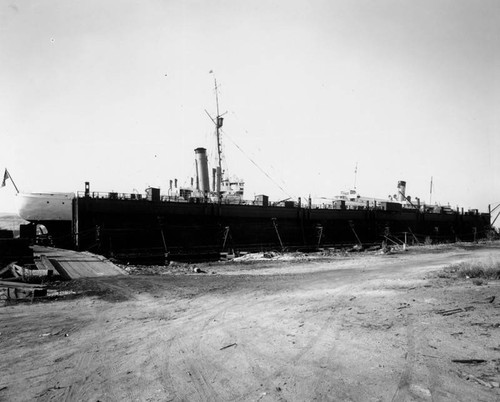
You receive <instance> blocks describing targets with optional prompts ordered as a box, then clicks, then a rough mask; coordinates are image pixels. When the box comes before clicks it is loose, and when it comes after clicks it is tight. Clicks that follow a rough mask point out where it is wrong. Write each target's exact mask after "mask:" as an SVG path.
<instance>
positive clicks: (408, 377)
mask: <svg viewBox="0 0 500 402" xmlns="http://www.w3.org/2000/svg"><path fill="white" fill-rule="evenodd" d="M405 327H406V344H407V351H406V362H405V365H404V369H403V372H402V373H401V376H400V379H399V383H398V386H397V389H396V392H395V394H394V396H393V397H392V402H408V401H433V400H434V398H433V394H432V392H431V389H434V388H435V385H436V384H435V383H433V382H434V381H435V380H433V378H435V376H434V375H431V376H429V375H428V374H429V373H430V370H429V367H428V366H427V364H426V363H425V362H423V363H422V362H421V361H419V360H420V359H419V353H421V352H420V349H421V347H420V344H421V341H422V339H421V335H420V333H419V332H420V331H418V329H417V328H415V322H414V318H413V315H412V314H407V315H406V319H405ZM431 374H436V373H431Z"/></svg>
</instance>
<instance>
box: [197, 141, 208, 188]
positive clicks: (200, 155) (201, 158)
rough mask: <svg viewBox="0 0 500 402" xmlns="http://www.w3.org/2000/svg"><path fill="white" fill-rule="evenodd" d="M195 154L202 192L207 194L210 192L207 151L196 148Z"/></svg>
mask: <svg viewBox="0 0 500 402" xmlns="http://www.w3.org/2000/svg"><path fill="white" fill-rule="evenodd" d="M194 152H195V154H196V164H197V166H198V171H199V183H200V191H202V192H203V193H205V194H206V193H208V192H209V191H210V181H209V178H208V160H207V150H206V149H205V148H196V149H195V150H194Z"/></svg>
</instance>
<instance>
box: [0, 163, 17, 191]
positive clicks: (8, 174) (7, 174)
mask: <svg viewBox="0 0 500 402" xmlns="http://www.w3.org/2000/svg"><path fill="white" fill-rule="evenodd" d="M7 177H8V178H9V179H10V181H11V182H12V184H13V185H14V188H15V189H16V191H17V194H19V189H18V188H17V186H16V183H14V179H13V178H12V176H11V175H10V173H9V171H8V170H7V169H5V173H4V178H3V185H5V179H6V178H7Z"/></svg>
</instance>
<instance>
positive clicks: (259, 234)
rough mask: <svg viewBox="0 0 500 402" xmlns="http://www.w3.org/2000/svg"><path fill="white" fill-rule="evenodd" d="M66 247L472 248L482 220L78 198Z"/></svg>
mask: <svg viewBox="0 0 500 402" xmlns="http://www.w3.org/2000/svg"><path fill="white" fill-rule="evenodd" d="M73 208H74V211H73V222H72V225H71V226H72V228H73V242H74V247H75V248H78V249H92V250H95V251H98V252H100V253H102V254H105V255H114V256H125V255H129V256H132V255H139V256H140V255H144V256H145V255H148V254H149V255H153V254H157V255H165V254H169V256H170V257H174V256H176V255H177V256H189V255H191V256H194V255H205V254H211V253H216V254H218V253H219V252H223V251H228V250H241V251H243V250H245V251H258V250H269V249H276V250H281V249H285V248H288V249H304V250H305V249H312V248H321V247H339V246H352V245H354V244H357V243H362V244H371V243H381V242H382V241H387V242H389V243H390V242H395V243H398V242H400V241H403V240H404V239H405V236H406V239H407V241H408V242H410V243H411V242H416V241H417V240H418V241H419V242H424V241H432V242H453V241H457V240H461V241H473V240H476V239H478V238H480V237H484V236H485V235H486V233H487V231H488V230H489V222H490V217H489V215H488V214H477V213H471V214H468V213H458V212H454V213H452V214H449V213H448V214H439V213H423V212H420V211H416V210H401V211H385V210H377V209H364V210H361V209H360V210H349V209H345V210H336V209H331V208H330V209H321V208H318V209H310V208H300V207H289V208H285V207H277V206H260V205H225V204H217V203H208V202H207V203H194V202H193V203H188V202H165V201H158V202H153V201H148V200H130V199H122V200H121V199H105V198H98V199H96V198H92V197H81V198H75V199H74V202H73Z"/></svg>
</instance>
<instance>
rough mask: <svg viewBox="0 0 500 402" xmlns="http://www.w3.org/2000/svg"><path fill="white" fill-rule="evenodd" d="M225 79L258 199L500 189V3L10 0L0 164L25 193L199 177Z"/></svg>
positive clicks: (236, 169) (3, 35)
mask: <svg viewBox="0 0 500 402" xmlns="http://www.w3.org/2000/svg"><path fill="white" fill-rule="evenodd" d="M210 71H212V73H210ZM214 78H215V79H216V80H217V83H218V88H219V92H218V93H219V103H220V111H221V113H222V112H225V113H226V114H225V115H224V118H225V121H224V127H223V132H222V138H221V141H222V145H223V150H224V155H225V162H224V167H225V170H226V172H227V174H228V175H229V176H231V177H237V178H240V179H244V181H245V183H246V190H245V195H246V197H245V198H248V199H253V197H254V195H257V194H267V195H269V196H270V198H271V199H274V200H280V199H286V198H292V199H296V198H297V197H302V199H305V198H306V197H308V196H309V195H311V196H312V197H314V198H317V199H325V200H327V199H329V198H332V197H333V196H335V195H338V194H339V193H340V191H342V190H346V189H349V188H352V187H354V186H356V189H357V190H358V192H359V193H360V194H361V195H363V196H373V197H377V198H385V197H387V195H389V194H395V193H396V185H397V182H398V180H405V181H406V182H407V194H409V195H411V196H412V197H419V198H420V199H421V200H422V201H426V202H429V201H432V203H434V202H438V203H440V204H442V205H447V204H450V205H451V206H452V207H456V206H460V207H464V208H466V209H467V208H478V209H479V210H481V211H483V212H486V211H487V209H488V205H489V204H492V205H493V206H495V205H497V204H498V203H500V162H499V156H500V155H499V150H500V136H499V128H500V116H499V115H500V113H499V112H498V111H499V110H500V109H499V106H500V2H499V1H498V0H480V1H477V0H421V1H409V0H324V1H323V0H313V1H311V0H307V1H306V0H266V1H264V0H252V1H250V0H245V1H243V0H220V1H215V0H208V1H207V0H198V1H194V0H193V1H190V0H184V1H169V0H140V1H139V0H107V1H102V0H85V1H83V0H44V1H35V0H33V1H15V0H0V141H1V142H0V169H1V171H2V172H3V169H4V168H7V169H8V171H9V173H10V175H11V177H12V179H13V180H14V181H15V183H16V185H17V187H18V188H19V190H20V191H21V192H32V191H33V192H56V191H57V192H76V191H83V190H84V182H85V181H89V182H90V186H91V190H92V191H102V192H108V191H118V192H127V193H131V192H134V191H138V192H143V191H144V189H145V188H146V187H148V186H154V187H160V188H161V189H162V191H163V192H167V189H168V186H169V180H173V179H178V181H179V184H180V185H188V184H189V182H190V177H193V176H194V175H195V164H194V149H195V148H197V147H205V148H207V149H208V150H209V153H210V159H209V160H210V163H211V164H212V165H213V164H214V163H215V160H214V155H215V150H216V147H215V135H214V126H213V123H212V122H211V120H210V118H209V117H208V115H207V113H209V114H210V115H212V116H214V115H215V113H216V103H215V91H214ZM356 166H357V168H356ZM355 172H356V173H355ZM0 174H1V173H0ZM431 177H432V182H433V191H432V194H431V192H430V182H431ZM14 194H15V190H14V188H13V186H12V184H11V182H10V181H7V185H6V186H5V187H4V188H0V211H9V210H11V209H13V201H12V200H13V199H14ZM320 197H324V198H320ZM431 197H432V198H431Z"/></svg>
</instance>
